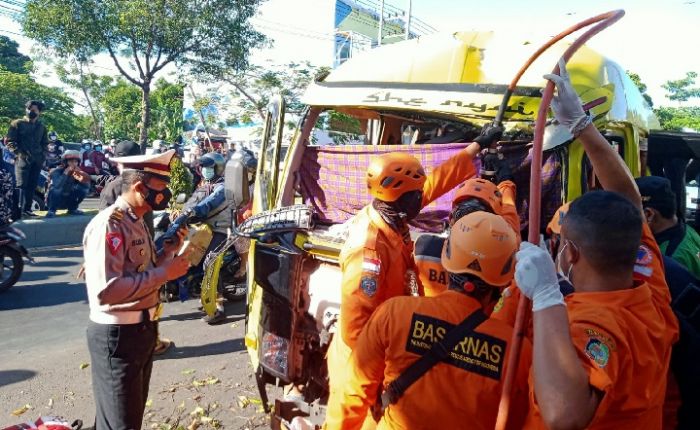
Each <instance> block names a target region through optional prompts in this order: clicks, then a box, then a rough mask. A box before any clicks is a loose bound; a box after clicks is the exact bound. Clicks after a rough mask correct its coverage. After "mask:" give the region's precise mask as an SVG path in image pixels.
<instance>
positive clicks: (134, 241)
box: [131, 239, 146, 246]
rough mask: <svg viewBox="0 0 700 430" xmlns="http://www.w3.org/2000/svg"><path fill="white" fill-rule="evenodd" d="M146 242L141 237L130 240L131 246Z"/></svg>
mask: <svg viewBox="0 0 700 430" xmlns="http://www.w3.org/2000/svg"><path fill="white" fill-rule="evenodd" d="M144 243H146V242H145V241H144V240H143V239H136V240H132V241H131V246H138V245H143V244H144Z"/></svg>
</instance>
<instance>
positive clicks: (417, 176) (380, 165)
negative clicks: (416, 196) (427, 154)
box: [367, 152, 426, 202]
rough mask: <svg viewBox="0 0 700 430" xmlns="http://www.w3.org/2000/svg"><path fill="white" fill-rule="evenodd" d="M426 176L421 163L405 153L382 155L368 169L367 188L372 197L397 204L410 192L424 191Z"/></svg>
mask: <svg viewBox="0 0 700 430" xmlns="http://www.w3.org/2000/svg"><path fill="white" fill-rule="evenodd" d="M425 180H426V176H425V170H423V166H421V164H420V161H418V159H417V158H416V157H413V156H412V155H408V154H405V153H403V152H391V153H388V154H382V155H380V156H378V157H375V158H373V159H372V161H371V162H370V163H369V168H367V188H369V192H370V194H372V197H374V198H376V199H378V200H382V201H385V202H395V201H396V200H398V199H399V197H401V196H402V195H403V194H405V193H407V192H410V191H422V190H423V184H425Z"/></svg>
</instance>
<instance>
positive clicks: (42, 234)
mask: <svg viewBox="0 0 700 430" xmlns="http://www.w3.org/2000/svg"><path fill="white" fill-rule="evenodd" d="M93 216H95V214H89V215H72V216H58V217H56V218H50V219H47V218H38V219H27V220H21V221H18V222H16V223H14V226H15V227H17V228H19V229H20V230H22V232H24V234H25V235H26V236H27V239H26V240H23V241H22V245H24V246H25V247H26V248H46V247H56V246H69V245H80V244H82V242H83V232H84V231H85V227H87V225H88V223H89V222H90V220H91V219H92V217H93Z"/></svg>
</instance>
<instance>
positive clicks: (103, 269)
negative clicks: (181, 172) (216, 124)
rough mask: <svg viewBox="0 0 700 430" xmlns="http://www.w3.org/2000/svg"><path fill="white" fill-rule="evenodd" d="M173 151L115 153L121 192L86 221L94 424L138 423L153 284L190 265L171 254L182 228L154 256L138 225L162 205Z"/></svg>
mask: <svg viewBox="0 0 700 430" xmlns="http://www.w3.org/2000/svg"><path fill="white" fill-rule="evenodd" d="M172 155H173V152H167V153H164V154H158V155H156V156H132V157H122V158H119V159H118V160H117V162H119V163H121V164H122V165H123V166H124V171H123V172H122V189H121V195H120V196H119V198H118V199H117V201H116V202H115V203H114V204H113V205H111V206H109V207H108V208H107V209H106V210H103V211H101V212H100V213H99V214H97V216H95V217H94V218H93V219H92V221H90V224H88V226H87V228H86V230H85V235H84V237H83V249H84V258H85V278H86V283H87V290H88V300H89V304H90V322H89V325H88V329H87V339H88V349H89V351H90V357H91V361H92V366H91V368H92V386H93V393H94V398H95V405H96V408H97V410H96V414H95V421H96V428H98V429H108V428H110V429H124V430H125V429H140V428H141V422H142V420H143V411H144V408H145V404H146V399H147V397H148V386H149V382H150V377H151V368H152V364H153V350H154V348H155V344H156V325H155V320H157V318H158V314H159V310H160V304H159V295H158V289H159V288H160V286H161V285H162V284H164V283H165V282H166V281H168V280H172V279H177V278H179V277H180V276H182V275H183V274H185V273H186V272H187V269H188V267H189V263H188V261H187V259H186V258H185V257H186V256H177V257H176V256H175V255H174V254H175V251H176V250H177V249H178V247H179V246H180V242H181V241H182V238H183V237H184V234H185V232H184V231H180V232H179V233H178V236H177V238H178V240H175V241H173V243H171V244H170V245H168V246H166V247H165V248H164V250H163V252H162V254H161V255H156V252H155V247H154V245H153V241H152V239H151V236H150V234H149V233H148V230H147V229H146V226H145V225H144V222H143V214H144V213H145V212H147V211H150V210H162V209H165V207H166V206H167V205H168V202H169V200H170V198H171V194H170V191H169V190H168V189H167V185H168V181H169V179H170V168H169V163H170V159H171V158H172Z"/></svg>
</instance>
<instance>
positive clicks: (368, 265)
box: [362, 258, 382, 275]
mask: <svg viewBox="0 0 700 430" xmlns="http://www.w3.org/2000/svg"><path fill="white" fill-rule="evenodd" d="M381 268H382V262H381V261H379V260H378V259H376V258H365V259H364V260H362V271H363V272H366V273H372V274H374V275H379V271H380V270H381Z"/></svg>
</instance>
